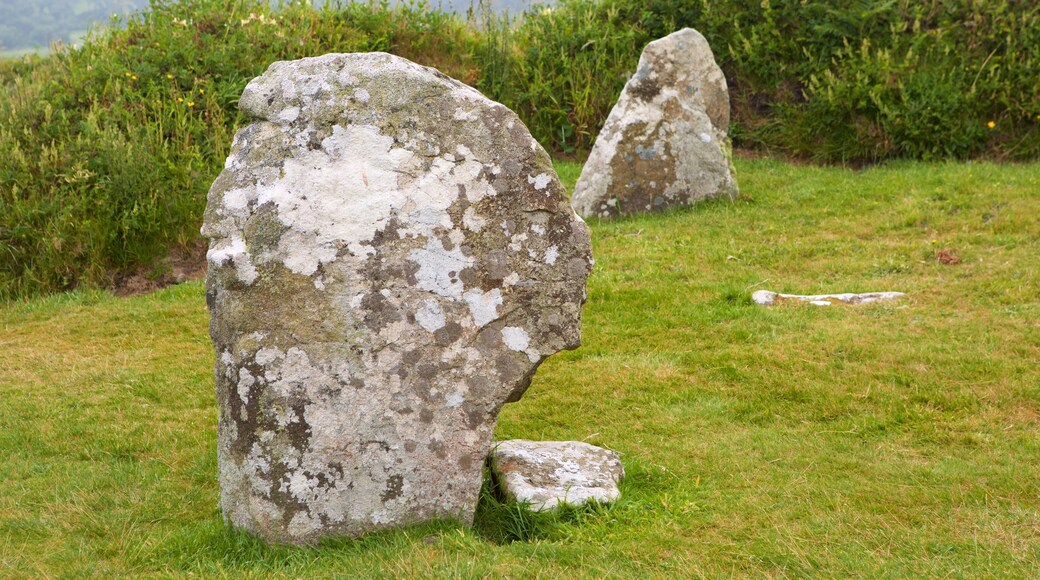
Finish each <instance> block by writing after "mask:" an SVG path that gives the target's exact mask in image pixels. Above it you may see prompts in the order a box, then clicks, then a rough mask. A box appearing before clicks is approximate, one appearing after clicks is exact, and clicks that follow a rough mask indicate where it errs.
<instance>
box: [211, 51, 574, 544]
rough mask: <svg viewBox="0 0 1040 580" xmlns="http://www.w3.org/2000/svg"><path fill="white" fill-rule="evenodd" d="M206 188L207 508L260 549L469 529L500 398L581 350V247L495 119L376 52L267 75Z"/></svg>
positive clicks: (507, 123) (549, 192) (311, 61)
mask: <svg viewBox="0 0 1040 580" xmlns="http://www.w3.org/2000/svg"><path fill="white" fill-rule="evenodd" d="M240 108H241V109H242V111H243V112H244V113H245V114H246V115H248V116H249V117H251V118H252V119H253V122H252V124H250V125H248V126H247V127H245V128H243V129H242V130H241V131H239V133H238V135H236V137H235V141H234V144H233V145H232V149H231V154H230V156H229V157H228V159H227V163H226V164H225V169H224V171H223V172H222V173H221V174H220V176H219V177H218V178H217V180H216V181H215V182H214V183H213V187H212V189H211V190H210V192H209V203H208V205H207V208H206V217H205V225H204V226H203V229H202V231H203V234H204V235H205V236H206V237H207V238H209V240H210V250H209V254H208V260H209V274H208V277H207V292H206V298H207V301H208V303H209V307H210V311H211V313H212V322H211V327H210V332H211V335H212V337H213V342H214V344H215V347H216V355H217V361H216V380H217V398H218V404H219V406H220V422H219V430H218V459H219V465H220V487H221V507H222V509H223V512H224V516H225V518H227V519H228V520H229V521H230V522H231V524H233V525H234V526H236V527H240V528H244V529H247V530H250V531H252V532H254V533H257V534H259V535H261V536H262V537H264V538H266V539H268V540H270V541H278V542H293V543H302V542H312V541H315V540H317V539H319V538H320V537H323V536H326V535H357V534H361V533H364V532H366V531H368V530H372V529H376V528H383V527H391V526H397V525H401V524H407V523H412V522H418V521H424V520H430V519H436V518H443V517H456V518H459V519H461V520H463V521H468V520H471V519H472V517H473V513H474V510H475V507H476V503H477V499H478V495H479V489H480V485H481V479H482V469H483V465H484V458H485V456H486V455H487V452H488V450H489V448H490V445H491V435H492V430H493V428H494V425H495V421H496V418H497V415H498V412H499V410H500V408H501V407H502V405H503V404H504V403H506V402H509V401H515V400H517V399H518V398H519V397H520V396H521V395H522V394H523V392H524V390H525V389H526V388H527V387H528V385H529V383H530V380H531V376H532V375H533V373H534V371H535V369H536V368H537V367H538V365H539V364H540V363H541V362H542V361H543V360H544V359H545V358H546V357H547V356H549V355H551V354H553V353H555V352H557V351H559V350H561V349H569V348H575V347H577V346H578V344H579V342H580V324H581V305H582V303H583V302H584V299H585V280H586V278H587V276H588V274H589V271H590V268H591V266H592V259H591V251H590V245H589V233H588V229H587V227H586V226H585V224H584V222H582V221H581V219H580V218H579V217H577V216H576V215H575V214H574V212H573V211H572V210H571V208H570V206H569V204H568V203H567V200H566V198H565V197H564V196H563V189H562V187H561V185H560V182H559V180H558V178H557V176H556V174H555V173H554V171H553V168H552V164H551V162H550V160H549V156H548V155H547V154H546V153H545V151H544V150H543V149H542V148H541V147H540V146H539V145H538V143H536V142H535V140H534V139H533V138H532V137H531V135H530V133H529V132H528V131H527V129H526V128H525V127H524V125H523V124H522V123H521V122H520V121H519V119H517V117H516V115H515V114H513V113H512V112H511V111H510V110H509V109H507V108H506V107H504V106H502V105H500V104H498V103H495V102H492V101H490V100H488V99H486V98H485V97H483V96H482V95H481V94H480V93H478V92H477V91H475V90H473V89H471V88H469V87H466V86H465V85H463V84H461V83H459V82H457V81H455V80H453V79H450V78H448V77H446V76H445V75H443V74H441V73H439V72H437V71H435V70H433V69H429V68H426V67H422V66H419V65H416V64H414V63H411V62H409V61H407V60H404V59H401V58H398V57H394V56H391V55H388V54H381V53H374V54H330V55H326V56H323V57H319V58H307V59H303V60H298V61H293V62H277V63H274V64H272V65H271V66H270V68H268V70H267V72H265V73H264V74H263V75H262V76H260V77H258V78H256V79H254V80H253V81H252V82H251V83H249V85H248V86H247V87H246V89H245V91H244V92H243V94H242V98H241V101H240Z"/></svg>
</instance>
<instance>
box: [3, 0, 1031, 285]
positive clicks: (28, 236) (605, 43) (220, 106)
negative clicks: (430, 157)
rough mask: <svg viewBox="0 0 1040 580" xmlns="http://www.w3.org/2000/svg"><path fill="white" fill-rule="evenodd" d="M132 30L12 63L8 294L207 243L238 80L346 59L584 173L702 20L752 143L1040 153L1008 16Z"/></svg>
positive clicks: (301, 22) (310, 21)
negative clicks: (276, 66) (440, 76)
mask: <svg viewBox="0 0 1040 580" xmlns="http://www.w3.org/2000/svg"><path fill="white" fill-rule="evenodd" d="M124 24H125V25H124V26H122V27H120V28H112V29H109V30H107V31H106V32H105V33H103V34H101V35H98V36H97V37H96V38H93V39H91V40H89V41H88V42H86V43H85V44H84V45H83V46H82V47H81V48H78V49H74V50H67V51H63V52H60V53H58V54H55V55H52V56H50V57H47V58H38V57H34V58H30V59H26V60H21V61H13V62H0V298H4V297H13V296H25V295H29V294H34V293H39V292H47V291H55V290H65V289H69V288H74V287H78V286H108V285H111V284H113V283H114V282H115V281H116V280H118V279H119V278H120V277H123V276H126V275H127V274H129V273H133V272H138V273H140V272H145V273H148V274H150V275H154V276H159V275H161V274H162V269H163V268H164V266H163V262H162V261H161V259H162V258H163V257H165V256H166V255H167V254H168V253H169V252H170V250H171V249H172V248H177V247H181V248H184V247H190V246H192V245H193V244H195V243H196V242H197V240H198V233H197V232H198V227H199V224H200V217H201V213H202V209H203V205H204V200H205V193H206V190H207V188H208V186H209V183H210V182H211V181H212V180H213V178H214V177H215V176H216V174H217V173H218V172H219V169H220V167H221V164H222V162H223V159H224V157H225V156H226V154H227V151H228V148H229V145H230V142H231V137H232V135H233V134H234V131H235V129H236V128H237V127H239V126H241V124H242V123H243V121H244V120H243V119H242V118H241V117H240V115H239V114H238V111H237V109H236V107H235V103H236V100H237V98H238V96H239V94H240V93H241V90H242V88H243V87H244V86H245V84H246V82H248V80H249V79H250V78H252V77H254V76H256V75H257V74H259V73H260V72H262V71H263V70H264V68H266V66H267V65H268V64H269V63H270V62H272V61H274V60H284V59H294V58H300V57H304V56H310V55H316V54H323V53H327V52H333V51H338V52H350V51H374V50H381V51H388V52H393V53H396V54H399V55H401V56H404V57H406V58H410V59H412V60H415V61H417V62H420V63H422V64H427V65H430V66H434V67H437V68H439V69H441V70H442V71H444V72H445V73H447V74H449V75H451V76H454V77H456V78H459V79H460V80H462V81H464V82H467V83H470V84H473V85H475V86H477V87H478V88H480V89H481V90H482V91H484V92H485V93H486V94H487V95H488V96H490V97H491V98H494V99H496V100H499V101H501V102H503V103H504V104H506V105H508V106H510V107H511V108H513V109H514V110H516V111H517V112H518V113H519V115H520V117H521V118H522V119H523V120H524V121H525V122H526V123H527V124H528V126H529V127H530V129H531V131H532V133H533V134H534V135H535V136H536V138H538V139H539V140H540V141H541V142H542V143H543V144H544V145H545V146H546V148H548V149H549V150H550V151H551V152H553V153H555V154H564V155H571V156H577V157H579V158H580V156H582V155H583V154H584V153H585V152H587V151H588V149H589V148H590V147H591V145H592V143H593V141H594V139H595V136H596V132H597V131H598V129H599V127H600V125H601V124H602V122H603V121H604V120H605V118H606V115H607V113H608V112H609V110H610V108H611V106H612V105H613V102H614V100H615V99H616V97H617V95H618V93H619V91H620V89H621V87H622V86H623V85H624V82H625V80H626V75H627V74H629V73H631V72H632V71H633V69H634V68H635V64H636V61H637V59H638V56H639V52H640V50H641V49H642V47H643V46H644V45H645V44H646V42H648V41H649V40H651V39H653V38H656V37H659V36H662V35H664V34H666V33H668V32H670V31H672V30H674V29H675V28H677V27H680V26H687V25H689V26H693V27H695V28H698V29H699V30H701V31H702V32H703V33H704V34H705V36H706V37H707V38H708V40H709V41H710V42H711V44H712V46H713V47H714V49H715V51H716V56H717V58H718V60H719V62H720V64H721V66H722V68H723V70H724V71H725V73H726V75H727V78H728V80H729V83H730V87H731V90H732V103H733V108H734V114H733V119H734V123H733V128H732V132H733V136H734V140H735V143H736V145H737V146H738V147H746V148H747V147H750V148H760V149H766V150H772V151H778V152H782V153H785V154H790V155H795V156H800V157H806V158H812V159H816V160H819V161H827V162H856V163H862V162H874V161H881V160H885V159H891V158H904V157H908V158H919V159H944V158H945V159H949V158H953V159H963V158H970V157H979V156H990V157H995V158H1002V159H1034V158H1036V157H1037V156H1038V154H1040V91H1037V90H1036V87H1037V86H1040V7H1038V6H1034V5H1031V4H1028V3H1023V2H1017V1H1015V0H993V1H991V2H986V3H984V5H983V4H982V3H978V2H975V1H973V0H947V1H944V2H941V3H928V4H925V3H917V2H911V1H910V0H901V1H895V0H890V1H887V2H881V3H878V2H872V1H869V0H858V1H856V2H851V3H847V5H846V6H844V7H841V8H837V7H834V6H832V3H829V2H823V1H820V0H811V1H801V0H783V1H778V2H764V3H762V2H759V1H757V0H756V1H753V2H752V1H750V0H725V1H722V2H710V1H708V0H697V1H693V2H688V1H679V0H649V1H642V0H638V1H637V0H600V1H592V0H563V1H562V2H560V3H559V5H558V6H556V7H554V8H551V9H550V8H541V7H535V8H532V9H531V10H529V11H528V12H527V13H526V14H525V15H524V17H523V18H522V19H519V20H514V21H510V20H507V19H506V18H504V17H499V16H495V15H493V14H490V13H486V12H480V11H477V12H476V13H470V14H469V15H457V14H446V13H443V12H440V11H438V10H433V9H430V8H429V7H428V6H427V5H426V4H421V3H420V4H406V5H404V6H399V7H395V8H394V7H390V6H389V5H388V4H387V3H383V4H373V5H361V4H351V5H347V6H344V7H342V8H329V7H326V8H322V9H313V8H311V7H310V6H309V5H308V4H304V3H295V4H289V5H285V6H283V7H280V8H275V7H272V6H271V5H270V4H269V3H267V2H264V1H260V0H184V1H181V2H178V1H175V0H153V2H152V4H151V7H150V10H148V11H147V12H144V13H141V14H139V15H137V16H134V17H132V18H130V19H129V20H128V21H126V22H125V23H124Z"/></svg>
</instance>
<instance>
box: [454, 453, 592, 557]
mask: <svg viewBox="0 0 1040 580" xmlns="http://www.w3.org/2000/svg"><path fill="white" fill-rule="evenodd" d="M610 507H611V506H610V504H601V503H597V502H595V501H594V500H593V501H590V502H589V503H587V504H585V505H582V506H572V505H569V504H563V505H561V506H560V507H558V508H556V509H553V510H548V511H543V512H539V511H534V510H532V509H531V507H530V505H529V504H526V503H520V502H516V501H511V500H508V499H506V498H505V497H504V494H503V493H502V490H501V488H500V487H499V485H498V482H497V481H495V478H494V477H492V475H491V473H490V471H489V470H487V469H485V470H484V484H483V486H482V487H481V489H480V501H479V502H478V503H477V515H476V517H475V518H474V521H473V529H474V531H476V532H477V533H478V534H479V535H480V536H481V537H483V538H484V539H485V540H487V541H488V542H491V543H493V544H499V545H502V544H511V543H513V542H529V541H533V540H540V539H544V538H548V537H550V536H551V535H552V534H553V532H555V531H556V530H557V529H559V528H560V527H561V526H570V525H581V524H582V523H583V522H585V520H586V519H587V518H589V517H597V516H600V515H603V514H605V513H606V512H607V511H608V510H609V509H610Z"/></svg>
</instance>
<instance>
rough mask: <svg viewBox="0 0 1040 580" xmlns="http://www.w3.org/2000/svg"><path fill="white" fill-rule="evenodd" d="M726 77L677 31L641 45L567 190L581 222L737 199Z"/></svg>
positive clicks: (697, 43)
mask: <svg viewBox="0 0 1040 580" xmlns="http://www.w3.org/2000/svg"><path fill="white" fill-rule="evenodd" d="M728 131H729V91H728V90H727V88H726V77H724V76H723V75H722V70H721V69H720V68H719V66H718V65H717V64H715V57H714V56H713V55H712V53H711V48H710V47H709V46H708V42H707V41H706V40H705V39H704V37H703V36H701V34H700V33H699V32H697V31H696V30H693V29H690V28H684V29H683V30H680V31H678V32H674V33H672V34H670V35H668V36H666V37H664V38H661V39H659V40H655V41H653V42H651V43H650V44H648V45H646V48H645V49H643V54H642V56H640V57H639V67H638V68H637V69H636V74H635V75H634V76H633V77H632V78H631V79H630V80H629V81H628V83H627V84H626V85H625V89H624V90H623V91H622V93H621V97H620V98H619V99H618V102H617V104H616V105H614V109H613V110H611V111H610V116H609V117H608V118H607V121H606V123H605V124H604V125H603V129H602V130H601V131H600V134H599V137H598V138H597V139H596V144H595V145H594V146H593V148H592V152H591V153H590V154H589V159H588V161H587V162H586V163H585V168H584V169H583V170H582V172H581V177H580V178H579V179H578V184H577V186H576V187H575V189H574V198H573V204H574V208H575V210H577V212H578V213H579V214H581V215H582V216H585V217H593V216H596V217H601V218H612V217H616V216H618V215H620V214H634V213H643V212H655V211H662V210H664V209H667V208H670V207H674V206H680V205H689V204H691V203H694V202H696V201H700V200H702V199H707V198H713V197H728V198H732V197H735V196H736V195H737V182H736V179H735V178H734V177H733V164H732V159H731V149H730V144H729V137H728V136H727V132H728Z"/></svg>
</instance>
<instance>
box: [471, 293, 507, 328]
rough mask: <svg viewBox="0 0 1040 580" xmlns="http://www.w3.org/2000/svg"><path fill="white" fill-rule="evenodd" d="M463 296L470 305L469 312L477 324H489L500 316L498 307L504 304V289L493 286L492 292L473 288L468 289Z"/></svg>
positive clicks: (479, 325)
mask: <svg viewBox="0 0 1040 580" xmlns="http://www.w3.org/2000/svg"><path fill="white" fill-rule="evenodd" d="M463 298H464V299H465V300H466V304H468V305H469V313H470V316H472V317H473V323H474V324H475V325H476V326H478V327H481V326H487V324H488V323H489V322H491V321H493V320H495V319H497V318H498V307H499V306H501V305H502V290H500V289H498V288H493V289H492V290H491V291H490V292H484V291H483V290H481V289H480V288H473V289H470V290H467V291H466V293H465V294H463Z"/></svg>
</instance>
